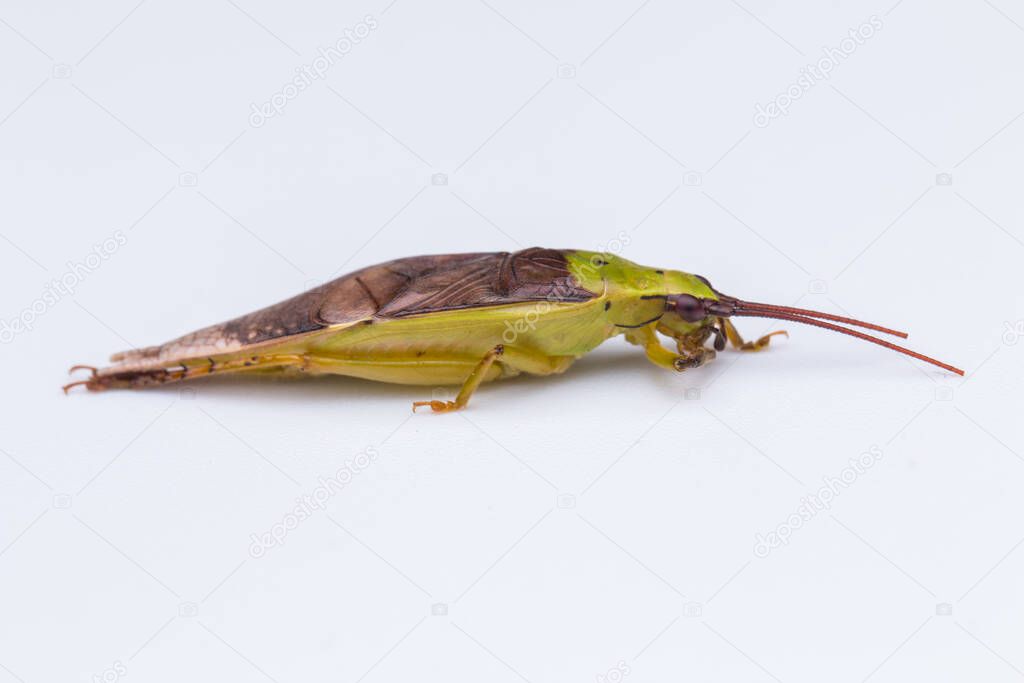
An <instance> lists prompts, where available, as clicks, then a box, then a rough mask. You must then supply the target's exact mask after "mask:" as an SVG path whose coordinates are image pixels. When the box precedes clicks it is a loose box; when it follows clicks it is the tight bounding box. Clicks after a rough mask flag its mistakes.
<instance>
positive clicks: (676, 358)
mask: <svg viewBox="0 0 1024 683" xmlns="http://www.w3.org/2000/svg"><path fill="white" fill-rule="evenodd" d="M654 330H655V326H654V325H647V326H644V327H638V328H635V329H631V330H629V331H628V332H626V341H628V342H629V343H631V344H636V345H637V346H642V347H643V349H644V353H645V354H647V360H649V361H651V362H652V363H654V364H655V365H657V366H658V367H659V368H665V369H666V370H675V371H676V372H682V371H683V370H689V369H690V368H699V367H700V366H702V365H704V364H705V363H707V362H709V361H711V360H713V359H714V357H715V352H714V351H713V350H712V349H706V348H704V347H703V346H701V345H700V344H697V343H693V344H687V343H684V342H682V341H680V342H679V353H678V354H675V353H672V352H671V351H669V350H668V349H666V348H665V347H664V346H662V344H661V340H660V339H658V335H657V333H655V331H654Z"/></svg>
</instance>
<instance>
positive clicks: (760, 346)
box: [718, 318, 789, 351]
mask: <svg viewBox="0 0 1024 683" xmlns="http://www.w3.org/2000/svg"><path fill="white" fill-rule="evenodd" d="M718 324H719V326H720V327H721V328H722V329H723V330H725V336H726V337H728V338H729V343H730V344H732V346H733V348H734V349H739V350H740V351H763V350H764V349H766V348H768V343H769V342H771V340H772V337H774V336H775V335H778V334H784V335H786V336H787V337H788V336H789V333H788V332H786V331H785V330H776V331H775V332H769V333H768V334H766V335H764V336H763V337H761V338H760V339H758V340H757V341H752V342H745V341H743V337H741V336H740V333H739V332H738V331H737V330H736V326H735V325H733V324H732V321H730V320H728V319H727V318H719V319H718Z"/></svg>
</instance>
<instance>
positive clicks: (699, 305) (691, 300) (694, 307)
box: [675, 294, 707, 323]
mask: <svg viewBox="0 0 1024 683" xmlns="http://www.w3.org/2000/svg"><path fill="white" fill-rule="evenodd" d="M675 309H676V313H678V314H679V317H680V318H682V319H683V320H685V321H686V322H688V323H699V322H700V321H701V320H704V318H705V317H707V311H706V310H705V309H704V304H703V302H701V300H700V299H698V298H697V297H695V296H690V295H689V294H680V295H679V296H678V297H676V302H675Z"/></svg>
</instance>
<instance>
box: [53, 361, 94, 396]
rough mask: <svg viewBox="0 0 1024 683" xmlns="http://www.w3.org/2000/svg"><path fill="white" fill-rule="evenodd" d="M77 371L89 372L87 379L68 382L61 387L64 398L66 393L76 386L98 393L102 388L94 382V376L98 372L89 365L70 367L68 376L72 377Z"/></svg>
mask: <svg viewBox="0 0 1024 683" xmlns="http://www.w3.org/2000/svg"><path fill="white" fill-rule="evenodd" d="M78 370H88V371H89V379H80V380H77V381H74V382H69V383H68V384H65V385H64V386H63V387H61V389H63V390H64V395H65V396H66V395H67V393H68V392H69V391H71V390H72V389H74V388H75V387H78V386H84V387H85V388H86V389H88V390H89V391H99V390H100V389H101V388H102V387H101V386H100V385H99V384H98V383H97V381H96V376H97V375H98V374H99V370H97V369H96V368H94V367H93V366H91V365H72V366H71V369H70V370H68V374H69V375H72V374H74V373H75V372H77V371H78Z"/></svg>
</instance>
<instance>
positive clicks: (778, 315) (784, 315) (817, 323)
mask: <svg viewBox="0 0 1024 683" xmlns="http://www.w3.org/2000/svg"><path fill="white" fill-rule="evenodd" d="M740 303H741V304H742V303H744V302H740ZM776 308H779V309H781V308H783V307H781V306H780V307H776ZM731 315H734V316H743V317H748V318H774V319H776V320H788V321H790V322H794V323H801V324H803V325H813V326H814V327H821V328H823V329H826V330H832V331H833V332H840V333H842V334H848V335H850V336H851V337H857V338H858V339H863V340H864V341H869V342H871V343H872V344H878V345H879V346H884V347H885V348H887V349H892V350H893V351H897V352H899V353H902V354H905V355H907V356H910V357H911V358H916V359H918V360H923V361H924V362H926V363H931V364H932V365H937V366H938V367H940V368H942V369H944V370H949V371H950V372H955V373H956V374H958V375H960V376H961V377H963V375H964V371H963V370H961V369H960V368H957V367H953V366H952V365H949V364H947V363H943V362H942V361H940V360H936V359H934V358H930V357H928V356H925V355H923V354H920V353H918V352H917V351H911V350H910V349H907V348H904V347H902V346H897V345H896V344H893V343H891V342H887V341H885V340H884V339H879V338H878V337H872V336H871V335H870V334H864V333H863V332H858V331H857V330H851V329H849V328H846V327H842V326H841V325H833V324H832V323H827V322H823V321H821V320H816V319H814V318H810V317H807V316H804V315H797V314H795V313H788V312H786V311H783V310H772V309H769V308H754V309H746V308H743V307H742V306H741V307H739V308H738V310H735V311H733V312H732V313H731ZM836 317H837V316H836ZM903 336H906V335H903Z"/></svg>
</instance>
